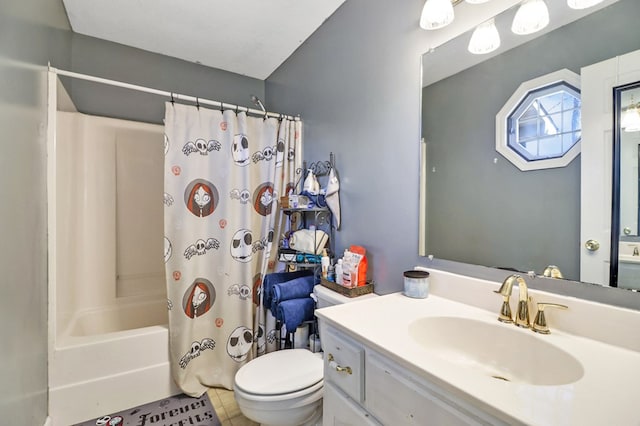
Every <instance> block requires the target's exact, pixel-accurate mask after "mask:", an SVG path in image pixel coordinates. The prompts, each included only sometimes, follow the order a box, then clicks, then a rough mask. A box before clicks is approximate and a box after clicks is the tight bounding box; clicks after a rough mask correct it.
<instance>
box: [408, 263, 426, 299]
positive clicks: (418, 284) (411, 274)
mask: <svg viewBox="0 0 640 426" xmlns="http://www.w3.org/2000/svg"><path fill="white" fill-rule="evenodd" d="M403 275H404V295H405V296H407V297H413V298H416V299H424V298H426V297H429V273H428V272H427V271H417V270H413V271H405V272H404V274H403Z"/></svg>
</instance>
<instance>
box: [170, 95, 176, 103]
mask: <svg viewBox="0 0 640 426" xmlns="http://www.w3.org/2000/svg"><path fill="white" fill-rule="evenodd" d="M175 104H176V100H175V99H174V98H173V92H171V105H173V106H175Z"/></svg>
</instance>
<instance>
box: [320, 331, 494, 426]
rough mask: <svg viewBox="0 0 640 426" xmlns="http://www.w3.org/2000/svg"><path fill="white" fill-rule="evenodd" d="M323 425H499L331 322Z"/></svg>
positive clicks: (327, 336) (326, 338) (327, 337)
mask: <svg viewBox="0 0 640 426" xmlns="http://www.w3.org/2000/svg"><path fill="white" fill-rule="evenodd" d="M323 336H324V340H323V349H324V363H325V364H324V366H325V375H324V377H325V378H324V380H325V393H324V402H323V404H324V406H323V411H324V414H323V425H324V426H330V425H331V426H333V425H351V426H360V425H378V424H381V425H389V426H401V425H421V426H422V425H435V426H440V425H447V426H458V425H499V424H504V423H503V422H501V421H500V420H498V419H495V418H492V417H490V416H488V415H487V414H486V413H483V412H481V411H479V410H477V409H475V408H473V407H471V406H469V405H468V404H466V403H464V402H463V401H459V400H456V398H454V397H452V396H450V395H448V394H447V393H446V392H445V391H443V390H442V389H439V388H438V387H437V386H434V385H432V384H430V383H428V382H427V381H425V380H424V379H420V378H417V377H415V375H413V374H412V373H411V372H410V371H408V370H406V369H404V368H402V367H400V366H398V365H396V364H395V363H394V362H393V361H391V360H390V359H389V358H387V357H385V356H383V355H381V354H380V353H378V352H376V351H375V350H374V349H372V348H370V347H368V346H367V344H366V342H364V341H357V340H355V339H353V338H351V337H349V336H347V335H345V334H344V333H342V332H340V331H338V329H337V327H333V326H328V325H325V328H324V331H323Z"/></svg>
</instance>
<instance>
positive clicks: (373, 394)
mask: <svg viewBox="0 0 640 426" xmlns="http://www.w3.org/2000/svg"><path fill="white" fill-rule="evenodd" d="M366 394H367V400H366V404H365V407H366V409H367V410H368V411H369V412H370V413H371V414H373V415H374V416H375V417H376V418H377V419H378V420H379V421H380V422H382V423H383V424H385V425H387V424H389V425H391V424H392V425H394V426H396V425H398V426H400V425H447V426H461V425H489V424H492V423H491V422H487V421H486V419H482V418H480V417H477V416H476V415H474V413H471V412H468V411H467V410H465V409H463V408H462V407H461V406H460V405H458V404H455V405H454V403H453V402H452V401H447V400H445V399H444V398H443V397H442V396H441V395H438V394H437V393H436V392H435V391H434V390H433V389H428V388H427V387H426V386H422V385H420V384H418V383H416V382H415V381H414V380H412V379H410V378H409V377H407V376H406V375H405V374H403V373H401V372H400V371H399V369H397V368H396V367H394V366H392V365H391V364H390V362H389V361H388V360H385V359H383V358H382V357H381V356H379V355H377V354H375V353H373V352H367V377H366ZM496 424H497V423H496Z"/></svg>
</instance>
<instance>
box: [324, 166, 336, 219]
mask: <svg viewBox="0 0 640 426" xmlns="http://www.w3.org/2000/svg"><path fill="white" fill-rule="evenodd" d="M325 200H326V201H327V206H329V210H331V213H332V214H333V224H334V226H335V228H336V229H340V182H339V181H338V175H337V174H336V172H335V169H334V168H333V167H332V168H331V171H329V182H327V190H326V194H325Z"/></svg>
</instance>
